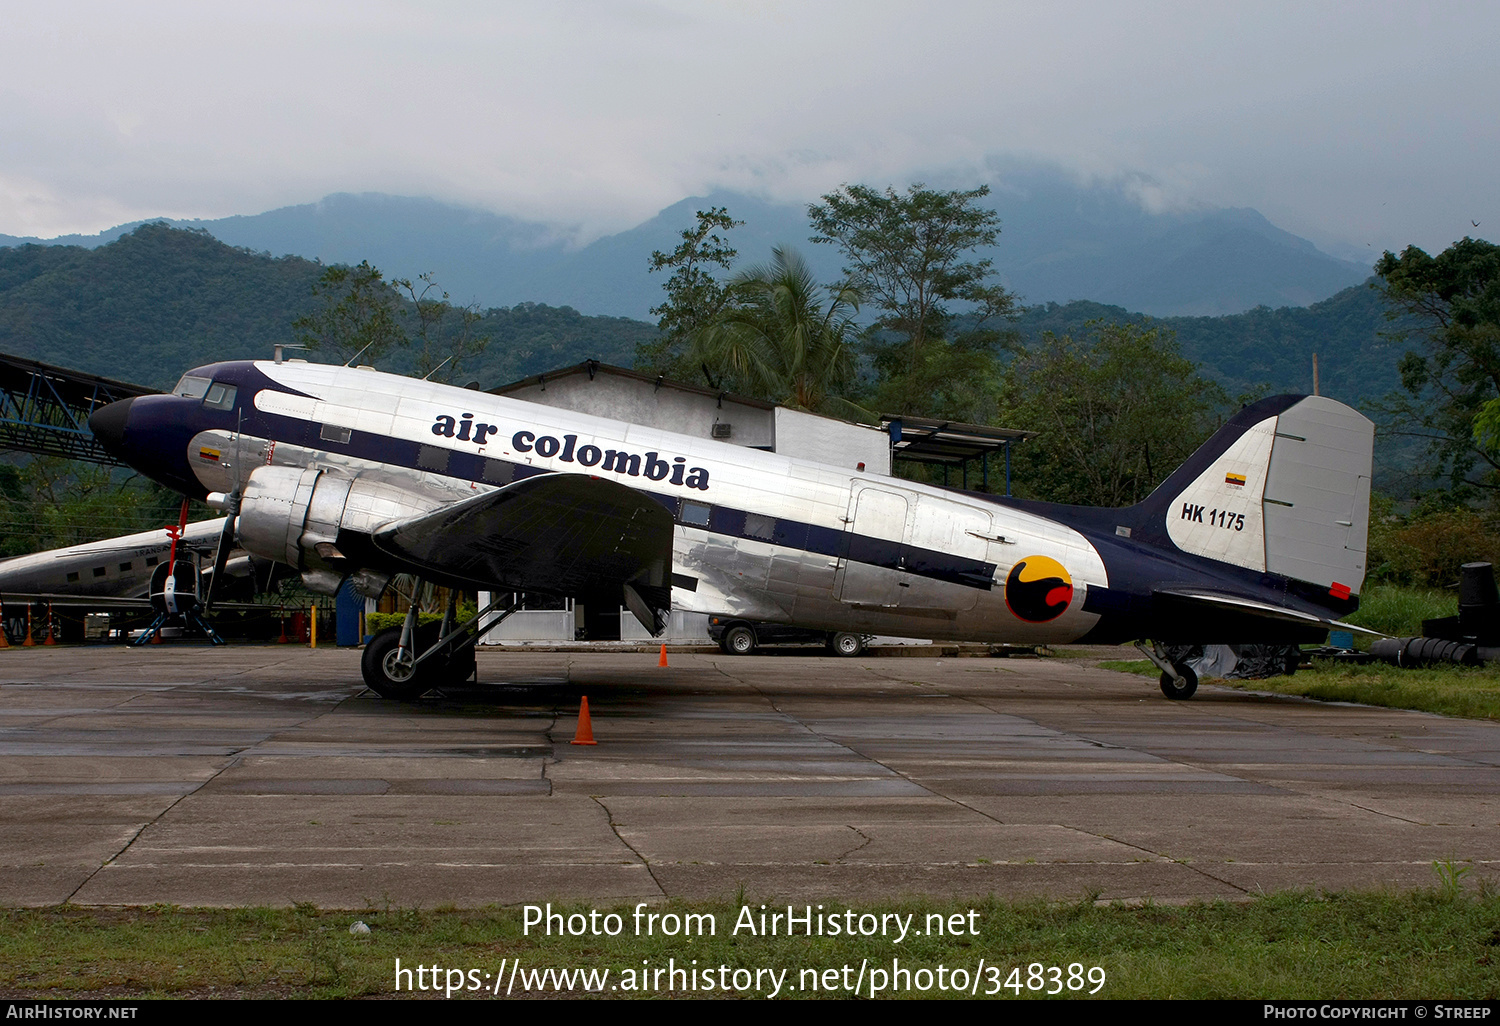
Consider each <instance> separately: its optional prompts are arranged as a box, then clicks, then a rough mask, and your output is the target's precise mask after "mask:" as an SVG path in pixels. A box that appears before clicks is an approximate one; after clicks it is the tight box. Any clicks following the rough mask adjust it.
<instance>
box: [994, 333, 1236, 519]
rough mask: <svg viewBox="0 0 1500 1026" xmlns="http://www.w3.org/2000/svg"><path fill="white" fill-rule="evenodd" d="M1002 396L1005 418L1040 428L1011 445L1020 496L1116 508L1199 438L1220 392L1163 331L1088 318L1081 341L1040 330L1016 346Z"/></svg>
mask: <svg viewBox="0 0 1500 1026" xmlns="http://www.w3.org/2000/svg"><path fill="white" fill-rule="evenodd" d="M1002 402H1003V403H1004V405H1005V407H1006V413H1005V416H1006V418H1007V420H1008V422H1010V423H1014V424H1016V425H1020V426H1024V427H1026V428H1028V429H1031V430H1035V431H1038V432H1040V435H1039V436H1038V437H1037V438H1034V439H1031V440H1030V441H1028V442H1026V443H1024V444H1023V445H1021V446H1020V447H1019V448H1018V449H1017V450H1016V457H1015V470H1016V480H1017V481H1019V482H1021V490H1022V491H1023V492H1024V493H1025V494H1027V495H1029V496H1031V497H1033V498H1039V499H1046V500H1049V501H1052V502H1066V503H1074V504H1078V505H1088V506H1125V505H1129V504H1131V503H1134V502H1138V501H1140V500H1141V499H1143V498H1145V497H1146V496H1147V495H1148V494H1150V492H1151V490H1152V489H1153V488H1154V487H1156V485H1157V484H1159V483H1160V482H1161V481H1162V480H1163V479H1165V478H1166V476H1167V475H1168V474H1170V473H1171V472H1172V471H1173V470H1175V469H1177V466H1178V464H1180V463H1181V462H1182V461H1183V460H1185V459H1187V457H1188V456H1189V455H1190V454H1191V453H1192V452H1193V450H1195V449H1196V448H1198V446H1199V445H1201V444H1202V443H1203V441H1204V440H1205V439H1206V438H1207V437H1208V435H1209V434H1210V433H1212V432H1213V430H1214V428H1215V427H1216V425H1217V421H1218V417H1219V415H1220V414H1221V412H1222V411H1223V410H1224V408H1225V407H1226V406H1227V405H1228V402H1229V397H1228V396H1227V395H1226V394H1225V393H1224V390H1223V389H1222V388H1220V387H1219V386H1218V385H1217V384H1215V383H1214V382H1212V381H1209V380H1207V379H1206V378H1203V377H1202V376H1200V375H1199V374H1198V368H1197V367H1196V366H1195V365H1194V364H1193V363H1192V361H1190V360H1187V359H1185V358H1183V357H1182V356H1181V355H1180V354H1179V353H1178V351H1177V342H1176V340H1175V339H1174V338H1173V337H1172V336H1171V335H1170V334H1163V333H1162V332H1161V331H1159V330H1158V329H1155V328H1144V327H1142V326H1140V325H1136V324H1106V323H1103V322H1095V323H1092V324H1090V325H1089V329H1088V335H1087V337H1085V338H1084V339H1082V340H1081V341H1080V340H1075V339H1074V338H1073V337H1072V336H1069V335H1055V334H1053V333H1052V332H1046V333H1045V334H1044V335H1043V336H1042V337H1041V339H1040V340H1039V341H1038V342H1037V343H1036V344H1035V345H1033V346H1029V347H1023V348H1022V349H1021V350H1020V351H1019V352H1018V353H1017V355H1016V358H1015V360H1014V361H1013V362H1012V363H1011V365H1010V366H1009V368H1007V372H1006V380H1005V386H1004V391H1003V395H1002Z"/></svg>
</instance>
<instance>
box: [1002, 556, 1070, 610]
mask: <svg viewBox="0 0 1500 1026" xmlns="http://www.w3.org/2000/svg"><path fill="white" fill-rule="evenodd" d="M1072 601H1073V578H1072V576H1070V575H1069V573H1068V571H1067V569H1066V568H1065V567H1064V566H1063V565H1062V564H1061V563H1059V562H1058V561H1057V560H1055V559H1048V558H1047V557H1046V556H1027V557H1026V558H1025V559H1023V560H1020V561H1019V562H1017V563H1016V565H1015V566H1013V567H1011V570H1010V576H1009V577H1007V578H1006V579H1005V605H1006V607H1007V608H1008V609H1009V610H1010V611H1011V612H1012V613H1014V614H1015V615H1016V618H1017V619H1020V620H1025V621H1026V622H1027V623H1046V622H1047V621H1048V620H1055V619H1057V618H1058V617H1059V616H1061V615H1062V614H1063V612H1064V611H1065V610H1066V609H1067V608H1068V603H1069V602H1072Z"/></svg>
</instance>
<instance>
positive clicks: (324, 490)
mask: <svg viewBox="0 0 1500 1026" xmlns="http://www.w3.org/2000/svg"><path fill="white" fill-rule="evenodd" d="M442 501H445V500H444V499H427V498H425V497H424V496H422V495H421V494H419V493H416V492H414V491H413V490H412V489H411V488H410V487H402V486H401V485H396V484H391V483H388V482H384V481H372V480H368V479H366V478H362V477H346V476H344V475H342V474H338V473H334V472H332V471H329V470H325V469H322V468H309V469H306V470H304V469H302V468H300V467H257V468H256V469H255V470H254V471H253V472H251V474H250V478H249V480H248V481H246V482H245V492H244V495H243V496H242V498H241V499H240V516H239V523H238V525H237V534H238V536H239V544H240V546H241V547H242V548H244V549H245V550H246V551H248V552H251V553H253V554H255V555H257V556H263V557H264V558H266V559H274V560H276V561H277V562H279V563H285V564H286V565H288V566H291V567H295V568H296V569H298V570H303V571H326V570H329V569H336V570H338V571H339V573H340V575H342V574H345V573H348V572H349V571H350V570H352V569H354V568H353V567H350V566H348V565H347V564H345V563H343V562H342V561H339V553H338V550H337V548H336V547H335V542H336V541H337V539H338V534H339V532H340V531H355V532H358V533H361V534H371V533H373V532H374V531H375V529H376V528H378V527H382V526H384V525H386V524H388V523H390V522H391V521H393V520H400V519H401V518H403V517H409V516H414V515H416V514H418V513H425V512H426V511H427V510H429V509H432V508H434V507H435V506H437V505H439V504H440V503H441V502H442Z"/></svg>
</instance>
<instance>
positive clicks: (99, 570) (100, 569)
mask: <svg viewBox="0 0 1500 1026" xmlns="http://www.w3.org/2000/svg"><path fill="white" fill-rule="evenodd" d="M107 573H109V571H108V570H106V569H104V567H102V566H96V567H94V576H95V577H103V576H104V575H105V574H107Z"/></svg>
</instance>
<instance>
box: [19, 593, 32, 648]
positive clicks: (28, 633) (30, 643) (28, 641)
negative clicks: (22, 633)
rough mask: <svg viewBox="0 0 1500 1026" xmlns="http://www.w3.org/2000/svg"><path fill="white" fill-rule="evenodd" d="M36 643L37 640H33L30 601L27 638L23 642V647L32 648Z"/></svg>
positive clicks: (28, 605) (27, 612) (27, 617)
mask: <svg viewBox="0 0 1500 1026" xmlns="http://www.w3.org/2000/svg"><path fill="white" fill-rule="evenodd" d="M35 644H36V642H35V641H32V640H31V605H30V603H28V604H27V606H26V640H25V641H23V642H21V647H22V648H31V647H32V646H34V645H35Z"/></svg>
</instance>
